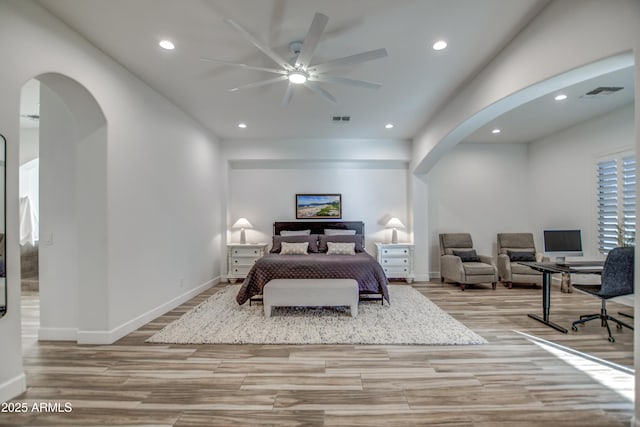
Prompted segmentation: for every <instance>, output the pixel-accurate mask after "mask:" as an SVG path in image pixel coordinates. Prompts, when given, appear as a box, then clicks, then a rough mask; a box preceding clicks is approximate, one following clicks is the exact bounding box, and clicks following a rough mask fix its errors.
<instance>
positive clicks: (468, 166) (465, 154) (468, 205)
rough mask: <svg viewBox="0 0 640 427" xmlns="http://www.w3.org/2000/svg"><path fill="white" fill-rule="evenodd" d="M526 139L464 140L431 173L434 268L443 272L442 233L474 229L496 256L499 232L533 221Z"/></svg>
mask: <svg viewBox="0 0 640 427" xmlns="http://www.w3.org/2000/svg"><path fill="white" fill-rule="evenodd" d="M527 169H528V164H527V146H526V144H459V145H458V146H456V147H455V148H454V149H453V150H451V151H450V152H449V153H447V154H446V155H445V156H444V157H443V158H442V159H441V160H440V162H438V164H437V165H435V167H433V168H432V169H431V171H430V172H429V174H428V175H427V180H426V182H427V185H428V214H427V218H428V224H429V226H428V237H429V255H430V256H429V272H430V275H431V277H439V271H440V265H439V256H440V249H439V244H438V234H439V233H471V237H472V239H473V243H474V246H475V247H476V250H477V251H478V253H480V254H483V255H492V256H494V255H495V253H496V251H497V249H496V234H497V233H499V232H505V233H509V232H527V231H534V230H533V229H532V228H531V225H530V222H529V220H530V215H529V196H528V190H529V188H531V182H530V181H529V180H528V176H527Z"/></svg>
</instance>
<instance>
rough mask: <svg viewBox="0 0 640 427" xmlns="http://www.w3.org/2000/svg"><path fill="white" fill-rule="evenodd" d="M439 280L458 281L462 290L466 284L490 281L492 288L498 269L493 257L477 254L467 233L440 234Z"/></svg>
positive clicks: (495, 281)
mask: <svg viewBox="0 0 640 427" xmlns="http://www.w3.org/2000/svg"><path fill="white" fill-rule="evenodd" d="M439 237H440V280H441V281H442V282H444V281H445V279H447V280H451V281H452V282H455V283H459V284H460V289H461V290H463V291H464V289H465V286H466V285H470V284H478V283H491V287H492V288H493V289H495V288H496V283H497V281H498V271H497V269H496V266H495V263H494V261H493V258H492V257H490V256H486V255H478V254H477V253H476V251H475V249H473V241H472V239H471V235H470V234H468V233H445V234H440V235H439Z"/></svg>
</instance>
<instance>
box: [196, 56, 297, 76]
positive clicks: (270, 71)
mask: <svg viewBox="0 0 640 427" xmlns="http://www.w3.org/2000/svg"><path fill="white" fill-rule="evenodd" d="M200 60H201V61H207V62H215V63H216V64H221V65H226V66H229V67H238V68H245V69H247V70H256V71H266V72H268V73H276V74H287V72H286V71H285V70H277V69H275V68H264V67H254V66H253V65H247V64H239V63H237V62H229V61H223V60H221V59H214V58H200Z"/></svg>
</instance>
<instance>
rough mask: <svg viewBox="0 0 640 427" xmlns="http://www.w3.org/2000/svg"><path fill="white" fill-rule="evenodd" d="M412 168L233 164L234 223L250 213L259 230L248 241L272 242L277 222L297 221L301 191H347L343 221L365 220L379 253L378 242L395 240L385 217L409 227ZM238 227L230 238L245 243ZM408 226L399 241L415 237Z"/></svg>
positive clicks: (251, 232) (369, 249) (371, 249)
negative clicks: (298, 198)
mask: <svg viewBox="0 0 640 427" xmlns="http://www.w3.org/2000/svg"><path fill="white" fill-rule="evenodd" d="M407 177H408V172H407V167H406V165H405V167H397V168H393V167H385V166H384V165H380V166H378V165H375V164H366V165H364V166H363V167H354V166H352V165H350V166H346V167H343V166H341V165H318V164H317V163H312V164H311V163H306V162H301V164H299V165H295V166H294V165H291V167H289V168H283V167H278V168H275V169H270V168H242V167H239V168H238V167H236V168H232V169H231V170H230V173H229V223H228V226H231V225H232V224H233V222H235V220H236V219H237V218H239V217H246V218H247V219H249V221H250V222H251V224H252V225H253V226H254V227H255V228H254V229H251V230H247V231H246V235H247V240H248V241H263V242H269V243H270V242H271V236H272V234H273V232H272V231H273V222H274V221H296V216H295V195H296V194H297V193H340V194H342V219H343V220H345V221H364V223H365V235H366V236H365V237H366V248H367V252H369V253H370V254H375V243H376V242H382V241H390V240H391V231H390V230H386V229H385V228H384V219H385V218H387V219H388V218H390V217H398V218H399V219H400V220H401V221H402V222H403V223H404V224H405V225H408V217H407V212H408V203H409V202H408V189H407ZM239 233H240V232H239V231H238V230H232V232H231V233H230V241H233V242H237V241H239ZM409 239H410V236H409V234H408V232H407V230H406V229H405V230H398V241H401V242H406V241H409Z"/></svg>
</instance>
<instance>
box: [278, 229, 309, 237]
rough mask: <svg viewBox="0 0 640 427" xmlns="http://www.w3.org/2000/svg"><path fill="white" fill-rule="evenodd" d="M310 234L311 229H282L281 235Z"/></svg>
mask: <svg viewBox="0 0 640 427" xmlns="http://www.w3.org/2000/svg"><path fill="white" fill-rule="evenodd" d="M310 234H311V230H282V231H280V235H281V236H308V235H310Z"/></svg>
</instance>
